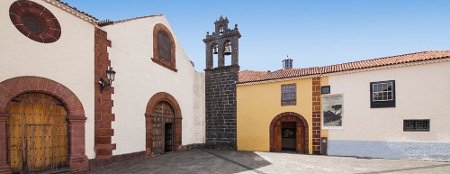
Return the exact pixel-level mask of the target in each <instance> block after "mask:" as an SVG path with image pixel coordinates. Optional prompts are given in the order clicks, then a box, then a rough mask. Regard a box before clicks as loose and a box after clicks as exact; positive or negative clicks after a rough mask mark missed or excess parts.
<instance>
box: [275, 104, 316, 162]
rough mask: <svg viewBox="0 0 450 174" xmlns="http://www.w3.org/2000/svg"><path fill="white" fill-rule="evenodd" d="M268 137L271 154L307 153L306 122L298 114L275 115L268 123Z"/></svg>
mask: <svg viewBox="0 0 450 174" xmlns="http://www.w3.org/2000/svg"><path fill="white" fill-rule="evenodd" d="M269 135H270V137H269V138H270V151H271V152H281V151H282V150H284V151H287V150H292V151H295V152H297V153H308V152H309V148H308V145H309V143H308V139H309V137H308V135H309V133H308V122H307V121H306V120H305V118H304V117H303V116H301V115H300V114H297V113H294V112H284V113H281V114H279V115H277V116H276V117H275V118H274V119H273V120H272V122H271V123H270V127H269Z"/></svg>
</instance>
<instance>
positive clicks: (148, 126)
mask: <svg viewBox="0 0 450 174" xmlns="http://www.w3.org/2000/svg"><path fill="white" fill-rule="evenodd" d="M162 101H165V102H167V103H169V104H170V105H171V106H172V108H173V112H174V114H175V121H174V123H173V129H174V135H173V136H174V149H173V151H178V150H180V147H181V132H182V130H181V120H182V119H183V118H182V116H181V109H180V106H179V105H178V102H177V100H175V98H174V97H173V96H172V95H170V94H168V93H165V92H159V93H157V94H155V95H153V96H152V98H150V100H149V101H148V104H147V109H146V111H145V130H146V132H145V140H146V143H145V147H146V148H145V149H146V150H145V152H146V157H152V156H153V119H154V117H155V116H154V115H153V109H154V108H155V106H156V104H157V103H159V102H162Z"/></svg>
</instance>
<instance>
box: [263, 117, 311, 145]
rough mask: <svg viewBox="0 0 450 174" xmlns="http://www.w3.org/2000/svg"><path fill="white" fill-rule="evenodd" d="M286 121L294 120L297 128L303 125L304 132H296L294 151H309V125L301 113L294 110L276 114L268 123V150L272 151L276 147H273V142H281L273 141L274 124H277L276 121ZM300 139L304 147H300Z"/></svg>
mask: <svg viewBox="0 0 450 174" xmlns="http://www.w3.org/2000/svg"><path fill="white" fill-rule="evenodd" d="M287 121H292V122H294V121H295V122H296V125H297V128H301V127H303V130H304V131H303V132H304V134H303V135H300V134H297V137H296V151H297V152H300V153H309V126H308V122H307V121H306V119H305V118H304V117H303V116H302V115H300V114H297V113H295V112H284V113H281V114H278V115H277V116H276V117H275V118H274V119H273V120H272V122H271V123H270V127H269V134H270V151H271V152H274V151H275V150H276V149H274V144H275V143H280V144H281V142H274V137H273V130H274V127H275V124H277V122H287ZM303 138H304V139H303ZM302 140H304V147H302V146H303V145H302V144H300V143H299V142H301V141H302ZM280 141H281V140H280ZM303 148H304V150H302V149H303Z"/></svg>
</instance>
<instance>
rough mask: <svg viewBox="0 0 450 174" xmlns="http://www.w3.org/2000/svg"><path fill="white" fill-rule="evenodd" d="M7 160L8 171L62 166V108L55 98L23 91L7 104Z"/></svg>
mask: <svg viewBox="0 0 450 174" xmlns="http://www.w3.org/2000/svg"><path fill="white" fill-rule="evenodd" d="M9 111H10V114H11V116H10V118H9V120H8V123H7V131H8V162H9V163H10V164H11V170H12V172H14V173H15V172H18V173H28V172H38V171H45V170H51V169H57V168H60V167H64V166H65V165H66V161H67V125H66V115H67V112H66V109H65V108H64V106H63V105H62V104H61V102H59V101H58V100H56V99H55V98H53V97H51V96H48V95H45V94H40V93H27V94H23V95H20V96H18V97H16V98H15V99H14V100H12V102H11V104H10V108H9Z"/></svg>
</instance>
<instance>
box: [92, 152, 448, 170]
mask: <svg viewBox="0 0 450 174" xmlns="http://www.w3.org/2000/svg"><path fill="white" fill-rule="evenodd" d="M97 173H106V174H114V173H142V174H144V173H145V174H147V173H242V174H244V173H245V174H253V173H259V174H264V173H278V174H281V173H359V174H372V173H408V174H409V173H427V174H433V173H450V162H436V161H408V160H388V159H360V158H353V157H333V156H320V155H304V154H295V153H275V152H249V151H224V150H191V151H184V152H172V153H167V154H163V155H160V156H157V157H155V158H149V159H144V160H139V161H133V162H128V163H123V164H119V165H116V166H111V167H107V168H103V169H99V170H94V171H89V172H85V173H84V174H97Z"/></svg>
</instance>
